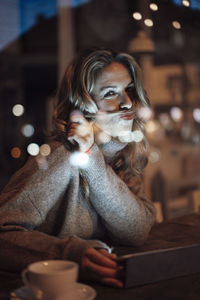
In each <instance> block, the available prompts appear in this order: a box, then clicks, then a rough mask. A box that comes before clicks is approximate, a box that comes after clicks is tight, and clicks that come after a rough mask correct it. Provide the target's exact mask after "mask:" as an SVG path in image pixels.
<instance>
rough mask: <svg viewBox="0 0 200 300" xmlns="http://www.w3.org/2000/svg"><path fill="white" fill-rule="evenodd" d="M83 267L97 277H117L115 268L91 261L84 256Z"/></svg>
mask: <svg viewBox="0 0 200 300" xmlns="http://www.w3.org/2000/svg"><path fill="white" fill-rule="evenodd" d="M83 267H84V269H86V271H87V270H88V271H89V272H93V273H94V274H96V275H98V277H101V278H103V277H113V278H116V277H117V268H115V269H114V268H109V267H106V266H101V265H98V264H96V263H94V262H93V261H91V260H90V259H89V258H85V260H84V262H83Z"/></svg>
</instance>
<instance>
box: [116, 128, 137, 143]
mask: <svg viewBox="0 0 200 300" xmlns="http://www.w3.org/2000/svg"><path fill="white" fill-rule="evenodd" d="M118 138H119V140H120V142H122V143H130V142H132V141H133V133H132V131H121V132H120V135H119V136H118Z"/></svg>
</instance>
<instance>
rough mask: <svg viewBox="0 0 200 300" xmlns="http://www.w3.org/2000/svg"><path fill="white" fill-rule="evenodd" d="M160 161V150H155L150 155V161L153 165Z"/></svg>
mask: <svg viewBox="0 0 200 300" xmlns="http://www.w3.org/2000/svg"><path fill="white" fill-rule="evenodd" d="M159 160H160V151H159V150H158V149H154V150H153V151H151V152H150V154H149V161H150V162H152V163H156V162H158V161H159Z"/></svg>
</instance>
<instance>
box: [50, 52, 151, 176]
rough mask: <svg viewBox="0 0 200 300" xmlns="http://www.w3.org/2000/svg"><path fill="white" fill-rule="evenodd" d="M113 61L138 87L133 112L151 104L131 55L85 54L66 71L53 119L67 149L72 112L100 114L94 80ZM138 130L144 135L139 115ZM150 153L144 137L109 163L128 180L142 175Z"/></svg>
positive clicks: (69, 147) (79, 56)
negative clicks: (94, 95)
mask: <svg viewBox="0 0 200 300" xmlns="http://www.w3.org/2000/svg"><path fill="white" fill-rule="evenodd" d="M113 62H118V63H121V64H122V65H123V66H125V67H126V68H127V70H128V71H129V73H130V76H131V78H132V80H133V82H134V86H135V91H134V94H133V95H132V101H133V103H134V109H138V108H140V107H144V106H147V107H148V106H149V105H150V104H149V99H148V97H147V95H146V92H145V91H144V88H143V84H142V78H141V71H140V68H139V66H138V64H137V63H136V61H135V59H134V58H133V57H132V56H131V55H129V54H127V53H116V52H114V51H112V50H110V49H102V48H92V49H88V50H85V51H83V52H82V53H80V54H79V55H78V56H77V57H76V58H75V59H74V60H73V61H72V62H71V63H70V64H69V66H68V67H67V69H66V71H65V74H64V76H63V79H62V81H61V84H60V87H59V89H58V92H57V97H56V100H57V103H56V107H55V112H54V116H53V125H54V132H53V133H54V137H55V139H56V140H59V141H61V142H62V143H63V144H64V145H65V147H66V148H67V149H68V150H71V144H70V143H69V142H68V140H67V131H68V127H69V125H70V122H69V117H70V113H71V112H72V111H73V110H75V109H79V110H80V111H81V112H82V113H83V115H85V116H86V118H87V119H90V120H91V119H94V118H95V114H96V112H97V111H98V108H97V105H96V103H95V101H94V100H93V96H92V95H93V89H94V86H95V81H96V78H97V76H98V74H99V73H100V72H101V71H102V69H103V68H105V67H106V66H108V65H109V64H111V63H113ZM136 129H137V130H141V131H142V132H143V133H144V123H143V121H142V120H141V119H140V118H139V117H138V116H137V117H136V118H135V119H134V121H133V130H136ZM147 151H148V143H147V141H146V138H145V137H144V139H143V140H142V141H141V142H139V143H135V142H132V143H128V144H127V145H126V147H125V148H124V149H123V150H122V151H119V152H118V153H117V154H116V155H115V157H114V158H113V159H112V161H111V162H110V161H109V164H110V165H111V166H112V168H113V169H114V170H115V172H116V173H117V174H118V175H119V176H120V177H121V178H122V179H128V177H129V175H130V174H135V175H139V174H140V173H141V172H142V170H143V168H144V167H145V166H146V164H147ZM126 181H127V180H126Z"/></svg>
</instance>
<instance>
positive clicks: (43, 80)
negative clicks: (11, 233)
mask: <svg viewBox="0 0 200 300" xmlns="http://www.w3.org/2000/svg"><path fill="white" fill-rule="evenodd" d="M199 37H200V0H190V1H186V0H183V1H182V0H155V1H150V0H135V1H133V0H117V1H116V0H0V70H1V72H0V190H1V189H2V188H3V187H4V186H5V184H6V183H7V182H8V180H9V178H10V177H11V175H12V174H13V173H14V172H15V171H16V170H17V169H18V168H20V167H21V166H22V165H23V164H24V163H25V161H26V160H27V158H28V157H29V156H30V155H36V154H38V152H39V151H40V153H41V151H43V153H42V155H43V156H45V155H48V147H47V148H45V147H46V146H45V145H46V143H47V140H46V133H48V132H49V131H50V130H51V115H52V110H53V99H54V97H55V93H56V89H57V86H58V84H59V81H60V78H61V77H62V75H63V72H64V70H65V67H66V65H67V64H68V62H69V61H70V60H71V59H72V58H73V56H74V55H75V54H76V53H77V52H78V51H79V50H82V49H85V48H88V47H91V46H104V47H111V48H113V49H115V50H120V51H125V52H129V53H130V54H131V55H133V56H134V57H135V58H136V60H137V62H138V63H139V65H140V67H141V68H142V71H143V78H144V85H145V89H146V90H147V92H148V95H149V98H150V100H151V104H152V109H151V110H150V111H144V112H143V113H144V115H145V119H146V133H147V136H148V139H149V142H150V149H149V164H148V167H147V168H146V170H145V173H144V182H145V189H146V193H147V194H148V195H149V197H150V198H151V199H152V200H153V201H154V203H155V206H156V208H157V212H158V214H157V221H158V222H159V221H162V220H163V219H170V218H173V217H176V216H181V215H184V214H188V213H192V212H194V211H195V212H198V211H199V206H200V38H199Z"/></svg>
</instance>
